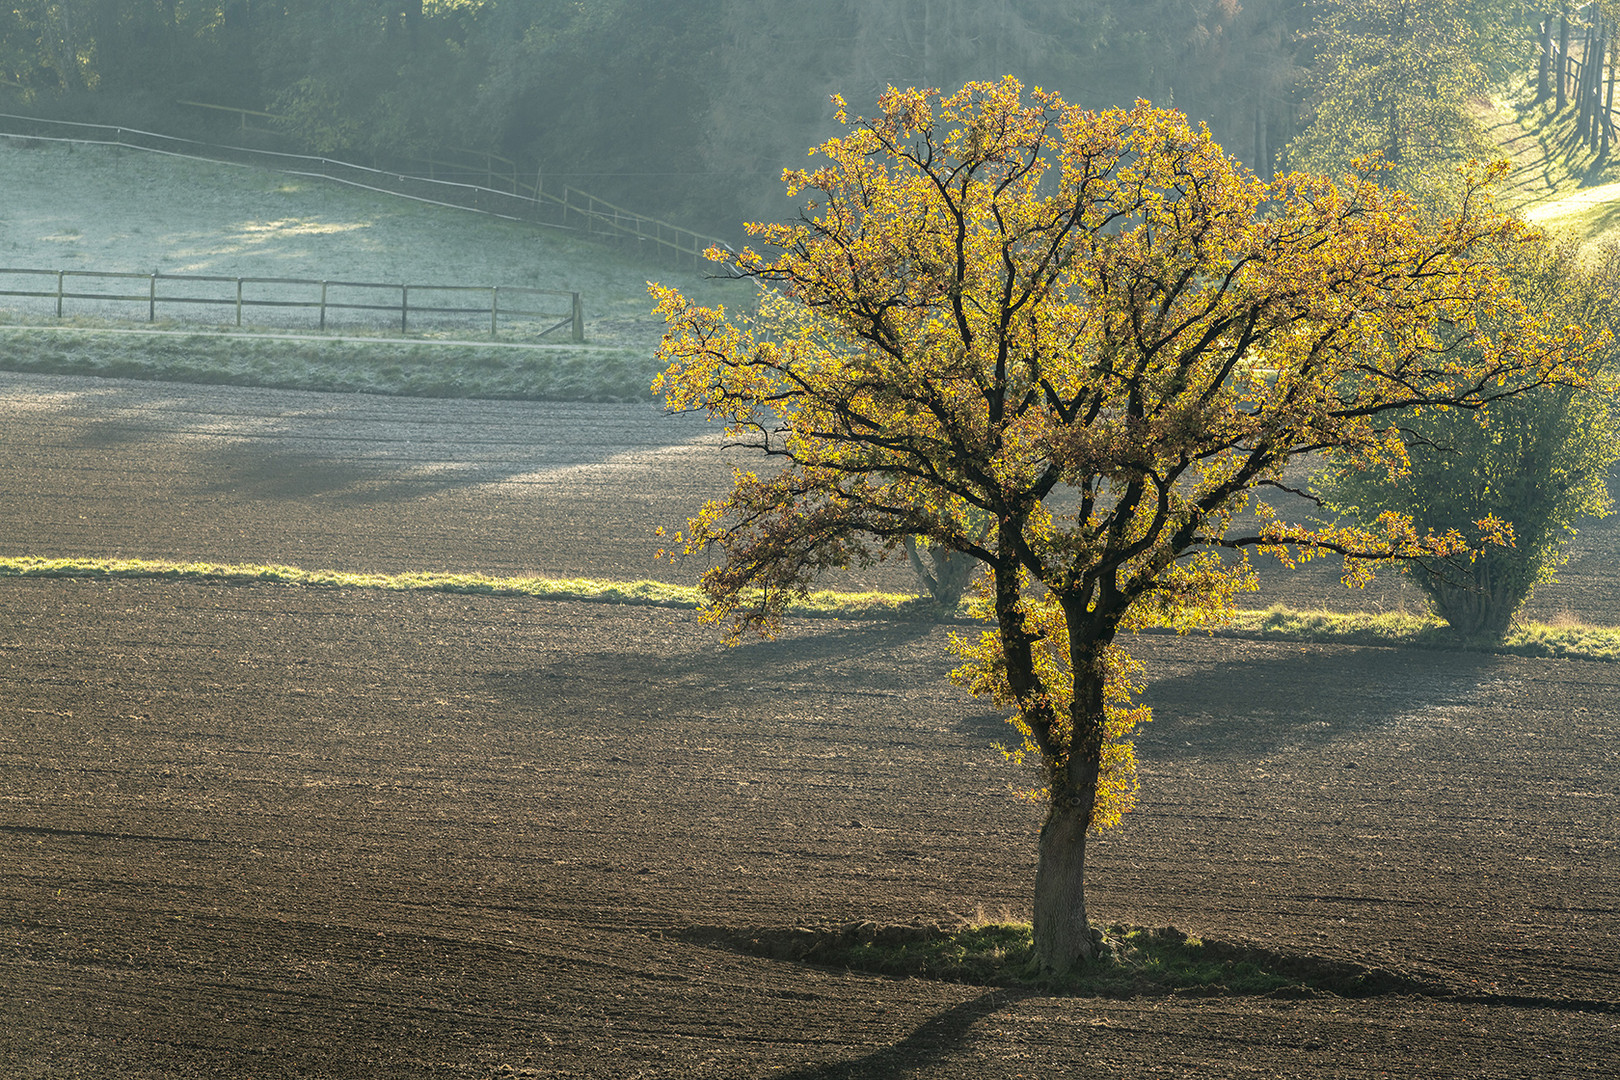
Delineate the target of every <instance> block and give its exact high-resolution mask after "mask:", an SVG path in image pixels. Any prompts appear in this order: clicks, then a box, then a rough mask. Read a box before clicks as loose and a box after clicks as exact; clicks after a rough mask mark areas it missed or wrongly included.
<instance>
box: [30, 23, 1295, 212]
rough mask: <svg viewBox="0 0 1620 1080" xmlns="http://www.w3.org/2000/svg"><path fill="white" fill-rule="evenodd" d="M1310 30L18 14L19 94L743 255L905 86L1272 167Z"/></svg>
mask: <svg viewBox="0 0 1620 1080" xmlns="http://www.w3.org/2000/svg"><path fill="white" fill-rule="evenodd" d="M1308 20H1309V13H1308V12H1307V11H1306V10H1305V9H1304V8H1302V7H1301V6H1300V5H1299V4H1298V3H1297V2H1290V0H1244V2H1243V3H1238V2H1237V0H1090V2H1081V3H1076V2H1072V0H825V2H818V3H814V4H768V5H767V4H758V3H752V2H748V0H279V2H276V3H268V2H265V0H225V2H216V3H197V2H191V0H144V2H140V3H131V2H128V0H22V2H20V3H16V4H15V5H14V6H11V7H9V8H8V9H7V10H6V11H4V12H3V13H0V79H3V81H4V86H5V96H6V97H7V98H8V99H9V101H8V104H10V105H12V106H13V107H23V106H27V107H28V108H30V109H32V110H45V111H50V112H54V113H56V114H58V115H64V116H68V117H70V118H73V119H103V120H115V121H117V122H123V123H131V124H135V123H147V124H151V125H154V126H155V125H159V124H162V125H164V126H165V127H166V128H167V129H174V128H176V127H177V126H179V125H188V126H194V125H195V124H197V123H198V122H199V121H200V118H201V117H203V116H205V115H206V114H202V113H200V112H199V111H197V110H184V109H178V108H177V106H176V105H175V102H176V101H180V100H192V101H203V102H208V103H212V104H220V105H228V106H234V107H239V108H249V109H258V110H263V111H266V112H271V113H274V114H276V115H278V116H280V117H281V118H282V119H281V120H280V121H279V123H280V125H281V127H282V128H283V129H284V131H285V132H286V134H287V135H288V136H289V137H291V138H293V139H295V140H296V141H297V142H298V144H299V145H300V146H302V147H303V148H306V149H309V150H314V151H318V152H322V153H331V154H339V153H343V154H350V155H354V156H357V157H366V156H394V155H398V154H401V153H420V152H423V151H428V150H434V149H441V148H444V147H447V146H461V147H467V148H470V149H476V150H490V151H495V152H498V153H501V154H505V155H507V156H509V157H512V158H514V159H517V160H520V161H523V162H525V163H526V165H529V166H532V167H536V168H543V169H544V170H545V171H546V172H547V174H549V175H551V176H554V177H555V178H556V179H558V180H561V181H565V182H569V183H573V184H575V185H576V186H578V187H582V188H586V189H589V190H592V191H596V192H600V193H602V194H603V195H605V196H606V197H609V198H614V197H617V198H620V199H622V200H632V201H634V202H635V204H636V206H637V207H638V208H639V207H642V206H646V207H648V208H649V209H652V210H656V211H660V212H664V213H671V214H684V215H686V216H687V217H689V218H695V219H697V220H698V221H700V222H701V223H705V224H709V225H713V226H716V227H719V226H722V225H723V226H724V227H726V228H728V229H732V230H734V229H735V227H736V223H737V221H738V220H739V218H741V217H746V216H760V215H765V214H777V213H779V212H780V210H781V206H780V204H779V203H778V201H777V200H779V199H780V186H779V184H778V183H777V178H778V175H779V172H780V169H781V168H782V167H783V165H785V164H788V163H790V162H791V161H793V160H794V159H796V158H797V157H798V156H799V155H800V154H802V152H803V148H804V147H805V146H806V145H809V144H810V143H813V142H816V141H819V140H820V139H821V138H823V137H825V135H826V134H827V133H828V132H829V131H830V130H831V109H830V108H829V106H828V104H827V101H828V98H829V96H830V95H831V94H833V93H835V92H836V93H843V94H845V95H846V96H848V97H849V98H850V99H851V100H872V99H873V98H874V97H875V96H876V94H877V93H878V92H879V91H880V90H881V89H882V88H883V87H884V86H886V85H888V84H890V83H893V84H896V85H899V86H907V85H918V86H954V85H960V84H961V83H963V82H964V81H966V80H968V79H972V78H995V77H999V76H1000V75H1003V74H1007V73H1015V74H1017V75H1018V76H1019V77H1020V78H1022V79H1024V80H1025V81H1026V82H1028V83H1032V84H1040V85H1045V86H1050V87H1051V88H1053V89H1056V90H1061V91H1062V92H1064V93H1065V94H1066V95H1067V96H1068V97H1069V98H1070V99H1071V100H1076V101H1079V102H1082V103H1084V104H1086V105H1091V106H1104V105H1114V104H1129V103H1130V102H1131V101H1132V100H1134V99H1135V98H1137V97H1146V98H1149V99H1151V100H1152V101H1154V102H1155V103H1156V104H1160V105H1173V106H1174V107H1176V108H1179V109H1181V110H1183V111H1185V112H1187V113H1188V114H1189V115H1190V116H1191V117H1192V119H1193V120H1194V121H1195V122H1197V121H1203V122H1207V123H1208V124H1209V125H1210V127H1211V128H1212V130H1213V131H1214V133H1215V135H1216V137H1217V138H1218V139H1219V140H1220V141H1221V143H1222V145H1224V146H1226V147H1227V148H1228V149H1229V150H1230V151H1231V152H1233V153H1234V154H1236V155H1237V156H1239V157H1240V158H1242V159H1244V160H1246V161H1248V162H1250V163H1251V164H1252V165H1256V166H1264V165H1265V164H1266V163H1268V162H1270V161H1271V160H1272V159H1273V158H1274V157H1275V155H1276V153H1277V151H1278V150H1279V149H1280V148H1281V147H1282V146H1284V145H1285V144H1286V143H1287V142H1288V140H1289V139H1290V138H1291V137H1292V136H1293V134H1294V123H1295V116H1296V114H1297V109H1298V106H1297V100H1296V98H1297V92H1296V90H1295V87H1296V84H1297V83H1298V81H1299V77H1300V74H1301V72H1302V70H1303V69H1304V67H1305V66H1306V64H1307V63H1308V61H1309V55H1308V54H1307V55H1305V56H1303V57H1302V55H1301V50H1302V48H1308V46H1307V45H1305V44H1304V43H1303V39H1302V37H1301V31H1302V30H1303V29H1304V28H1305V27H1306V25H1307V24H1308Z"/></svg>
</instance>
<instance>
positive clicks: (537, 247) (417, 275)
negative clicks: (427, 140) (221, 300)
mask: <svg viewBox="0 0 1620 1080" xmlns="http://www.w3.org/2000/svg"><path fill="white" fill-rule="evenodd" d="M0 186H3V189H4V190H5V192H6V198H5V200H4V202H3V204H0V265H3V266H5V267H20V268H29V269H46V270H99V271H126V272H138V273H143V274H145V273H151V272H153V271H156V272H159V273H163V274H207V275H223V276H228V277H290V278H310V279H316V280H334V281H338V280H342V281H371V282H405V283H409V284H412V285H473V286H484V287H488V286H505V287H513V286H519V287H525V288H537V289H554V290H560V291H564V292H578V293H580V294H581V296H582V299H583V302H584V305H585V313H586V319H587V335H588V336H589V337H590V338H591V340H593V341H596V342H599V343H611V344H621V345H626V346H629V345H643V344H645V345H646V346H648V347H650V346H651V344H652V343H653V342H655V341H656V334H657V324H656V323H655V322H653V321H652V320H651V319H650V317H649V308H650V304H649V302H648V299H647V292H646V283H647V280H648V279H649V278H654V279H660V280H665V279H667V280H670V281H674V282H678V283H680V284H681V285H682V287H683V288H690V289H695V290H696V291H697V292H698V293H699V294H701V295H703V296H704V297H705V298H706V299H710V298H712V299H716V300H720V301H726V300H735V299H737V298H739V297H746V292H745V289H746V287H745V286H740V285H737V284H731V283H714V282H709V281H707V280H706V279H705V278H704V277H702V276H700V275H698V274H696V273H694V272H693V271H692V270H691V269H690V268H687V269H677V268H672V267H670V266H668V265H667V264H666V265H660V264H659V263H658V262H657V261H655V260H654V261H643V260H640V259H637V258H634V257H632V254H633V253H626V252H623V251H622V250H620V249H617V248H614V247H610V246H606V245H603V244H600V243H595V242H592V241H590V240H587V239H585V238H584V237H580V236H577V235H574V234H570V233H568V232H565V231H561V230H557V229H550V228H543V227H538V226H529V225H525V224H520V223H515V222H511V221H504V220H501V219H497V218H491V217H488V216H484V215H480V214H476V213H473V212H471V211H466V210H459V209H454V208H448V207H442V206H434V205H429V204H424V203H420V202H414V201H411V200H408V199H403V198H398V197H392V196H386V195H380V194H376V193H373V192H369V191H363V190H359V189H354V188H348V187H345V186H343V185H340V184H337V183H334V182H331V181H324V180H320V179H314V178H306V177H296V176H288V175H283V174H279V173H274V172H269V171H267V170H262V169H253V168H242V167H237V166H230V165H221V164H215V163H211V162H204V161H196V160H191V159H186V158H178V157H167V156H163V155H158V154H152V153H146V152H140V151H133V150H119V149H114V148H108V147H88V146H74V145H71V144H61V143H31V144H30V143H27V142H25V141H23V140H14V139H0ZM0 287H6V288H29V289H33V288H42V287H43V286H41V285H39V284H38V282H35V283H34V284H31V285H24V286H18V285H9V286H0ZM86 291H92V290H86ZM475 302H476V301H475ZM6 306H10V307H12V309H13V310H16V309H17V305H16V303H13V304H11V305H6ZM81 306H82V305H81ZM42 310H44V309H43V307H40V306H37V305H36V307H35V308H33V309H30V313H33V314H37V313H39V312H40V311H42ZM98 314H99V313H98ZM140 314H142V315H144V312H142V313H140Z"/></svg>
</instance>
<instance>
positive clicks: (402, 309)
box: [399, 285, 411, 334]
mask: <svg viewBox="0 0 1620 1080" xmlns="http://www.w3.org/2000/svg"><path fill="white" fill-rule="evenodd" d="M410 310H411V287H410V286H409V285H401V286H400V287H399V332H400V333H402V334H403V333H404V332H405V319H406V316H407V314H408V313H409V312H410Z"/></svg>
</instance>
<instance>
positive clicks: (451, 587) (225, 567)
mask: <svg viewBox="0 0 1620 1080" xmlns="http://www.w3.org/2000/svg"><path fill="white" fill-rule="evenodd" d="M0 577H57V578H123V579H134V580H139V579H146V580H163V581H189V582H196V583H200V584H217V585H232V584H245V583H253V582H261V583H269V584H278V585H292V586H304V587H309V588H348V589H392V590H416V591H424V592H443V593H472V594H483V595H491V596H529V597H534V598H535V599H540V600H579V601H586V602H595V603H610V604H636V605H644V606H650V607H674V608H696V607H698V606H700V605H701V603H702V599H703V597H702V594H701V593H700V592H699V591H698V590H697V589H696V588H695V587H693V586H690V585H674V584H670V583H667V582H661V581H599V580H596V579H592V578H541V577H491V576H488V575H483V574H438V573H426V572H422V573H407V574H361V573H348V572H345V571H339V570H304V569H300V568H298V567H293V566H261V565H256V564H245V563H243V564H233V563H202V562H164V561H160V560H144V559H73V558H59V559H47V558H30V557H22V558H11V559H0ZM788 614H789V615H795V616H800V617H808V618H834V619H904V620H907V621H916V620H939V621H958V622H959V621H966V615H965V614H964V612H963V611H962V610H958V611H956V612H945V611H941V610H940V609H939V608H938V607H937V606H935V605H934V604H933V603H932V602H930V601H927V600H924V599H923V598H921V597H917V596H911V595H907V594H904V593H883V592H862V593H849V592H832V591H822V592H813V593H811V594H810V595H809V596H808V597H806V598H804V599H803V600H800V601H798V602H796V603H794V604H792V605H790V607H789V608H788ZM1215 632H1216V633H1219V634H1222V635H1226V636H1233V637H1247V638H1256V639H1260V640H1270V641H1306V642H1317V643H1323V644H1340V645H1374V646H1385V647H1415V648H1429V649H1458V648H1468V649H1476V650H1482V651H1488V652H1498V653H1510V654H1514V655H1518V656H1547V657H1570V658H1582V659H1587V660H1608V661H1617V660H1620V627H1611V626H1591V625H1588V624H1584V623H1578V622H1574V621H1573V620H1568V619H1564V620H1560V621H1559V622H1558V623H1556V624H1550V623H1539V622H1523V623H1521V624H1520V625H1519V626H1517V627H1516V628H1515V629H1514V630H1513V631H1512V632H1511V633H1510V634H1509V635H1508V637H1507V640H1506V641H1504V642H1502V643H1500V644H1492V643H1482V642H1465V641H1460V640H1459V639H1458V638H1457V637H1456V635H1454V634H1452V633H1451V631H1450V630H1449V629H1447V627H1446V625H1445V624H1444V623H1442V622H1441V621H1439V620H1438V619H1435V618H1433V617H1432V616H1427V615H1410V614H1405V613H1401V612H1393V613H1382V614H1375V613H1370V612H1334V611H1296V610H1294V609H1292V608H1286V607H1281V606H1278V607H1273V608H1270V609H1268V610H1265V611H1240V612H1238V613H1237V614H1236V616H1235V617H1234V618H1233V619H1232V620H1231V622H1230V623H1229V624H1228V625H1226V626H1225V627H1222V628H1220V629H1219V630H1217V631H1215Z"/></svg>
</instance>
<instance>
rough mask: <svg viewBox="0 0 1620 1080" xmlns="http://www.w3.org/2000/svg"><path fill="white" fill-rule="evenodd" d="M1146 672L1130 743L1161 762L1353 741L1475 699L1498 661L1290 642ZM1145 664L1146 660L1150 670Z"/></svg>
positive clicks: (1244, 757)
mask: <svg viewBox="0 0 1620 1080" xmlns="http://www.w3.org/2000/svg"><path fill="white" fill-rule="evenodd" d="M1266 652H1267V653H1268V655H1265V656H1263V657H1257V658H1255V659H1252V660H1250V659H1238V660H1227V661H1222V662H1219V663H1216V664H1213V665H1211V666H1208V667H1203V668H1200V669H1197V670H1194V671H1189V672H1187V673H1186V674H1181V675H1176V676H1174V677H1170V678H1162V679H1161V678H1154V677H1153V676H1152V675H1151V674H1150V675H1149V677H1148V685H1147V692H1146V693H1145V694H1144V695H1143V700H1144V701H1145V702H1146V703H1147V704H1148V705H1151V706H1152V707H1153V723H1151V724H1149V725H1147V727H1145V728H1143V729H1142V730H1141V732H1140V734H1139V735H1138V737H1137V739H1136V742H1137V745H1138V746H1139V747H1140V748H1141V750H1142V752H1143V754H1144V756H1147V757H1155V758H1161V759H1174V758H1199V759H1206V760H1208V759H1217V760H1219V759H1232V760H1248V759H1252V758H1254V757H1255V756H1257V755H1264V754H1268V753H1272V752H1275V751H1277V750H1279V749H1281V748H1283V747H1316V746H1325V745H1327V744H1329V743H1332V742H1335V741H1338V740H1342V739H1347V738H1355V737H1358V736H1361V735H1364V734H1366V733H1368V732H1369V731H1372V730H1375V729H1377V728H1379V727H1382V726H1384V725H1387V724H1389V723H1391V722H1393V721H1395V720H1397V719H1399V718H1401V717H1408V716H1413V715H1416V714H1421V713H1423V712H1426V711H1429V710H1432V709H1438V708H1447V707H1455V706H1466V705H1468V704H1470V703H1472V702H1474V701H1475V700H1477V699H1478V697H1479V693H1480V689H1481V686H1482V684H1484V683H1485V682H1487V681H1488V679H1489V676H1490V672H1491V670H1492V669H1493V668H1494V667H1495V666H1497V665H1498V664H1499V663H1500V658H1499V657H1496V656H1493V655H1491V654H1488V653H1474V652H1462V651H1458V652H1449V651H1442V650H1425V649H1388V648H1350V647H1322V646H1300V645H1297V644H1291V643H1277V644H1274V645H1272V646H1270V647H1269V648H1267V650H1266ZM1152 666H1154V665H1153V664H1151V663H1150V665H1149V667H1150V671H1151V668H1152Z"/></svg>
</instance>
